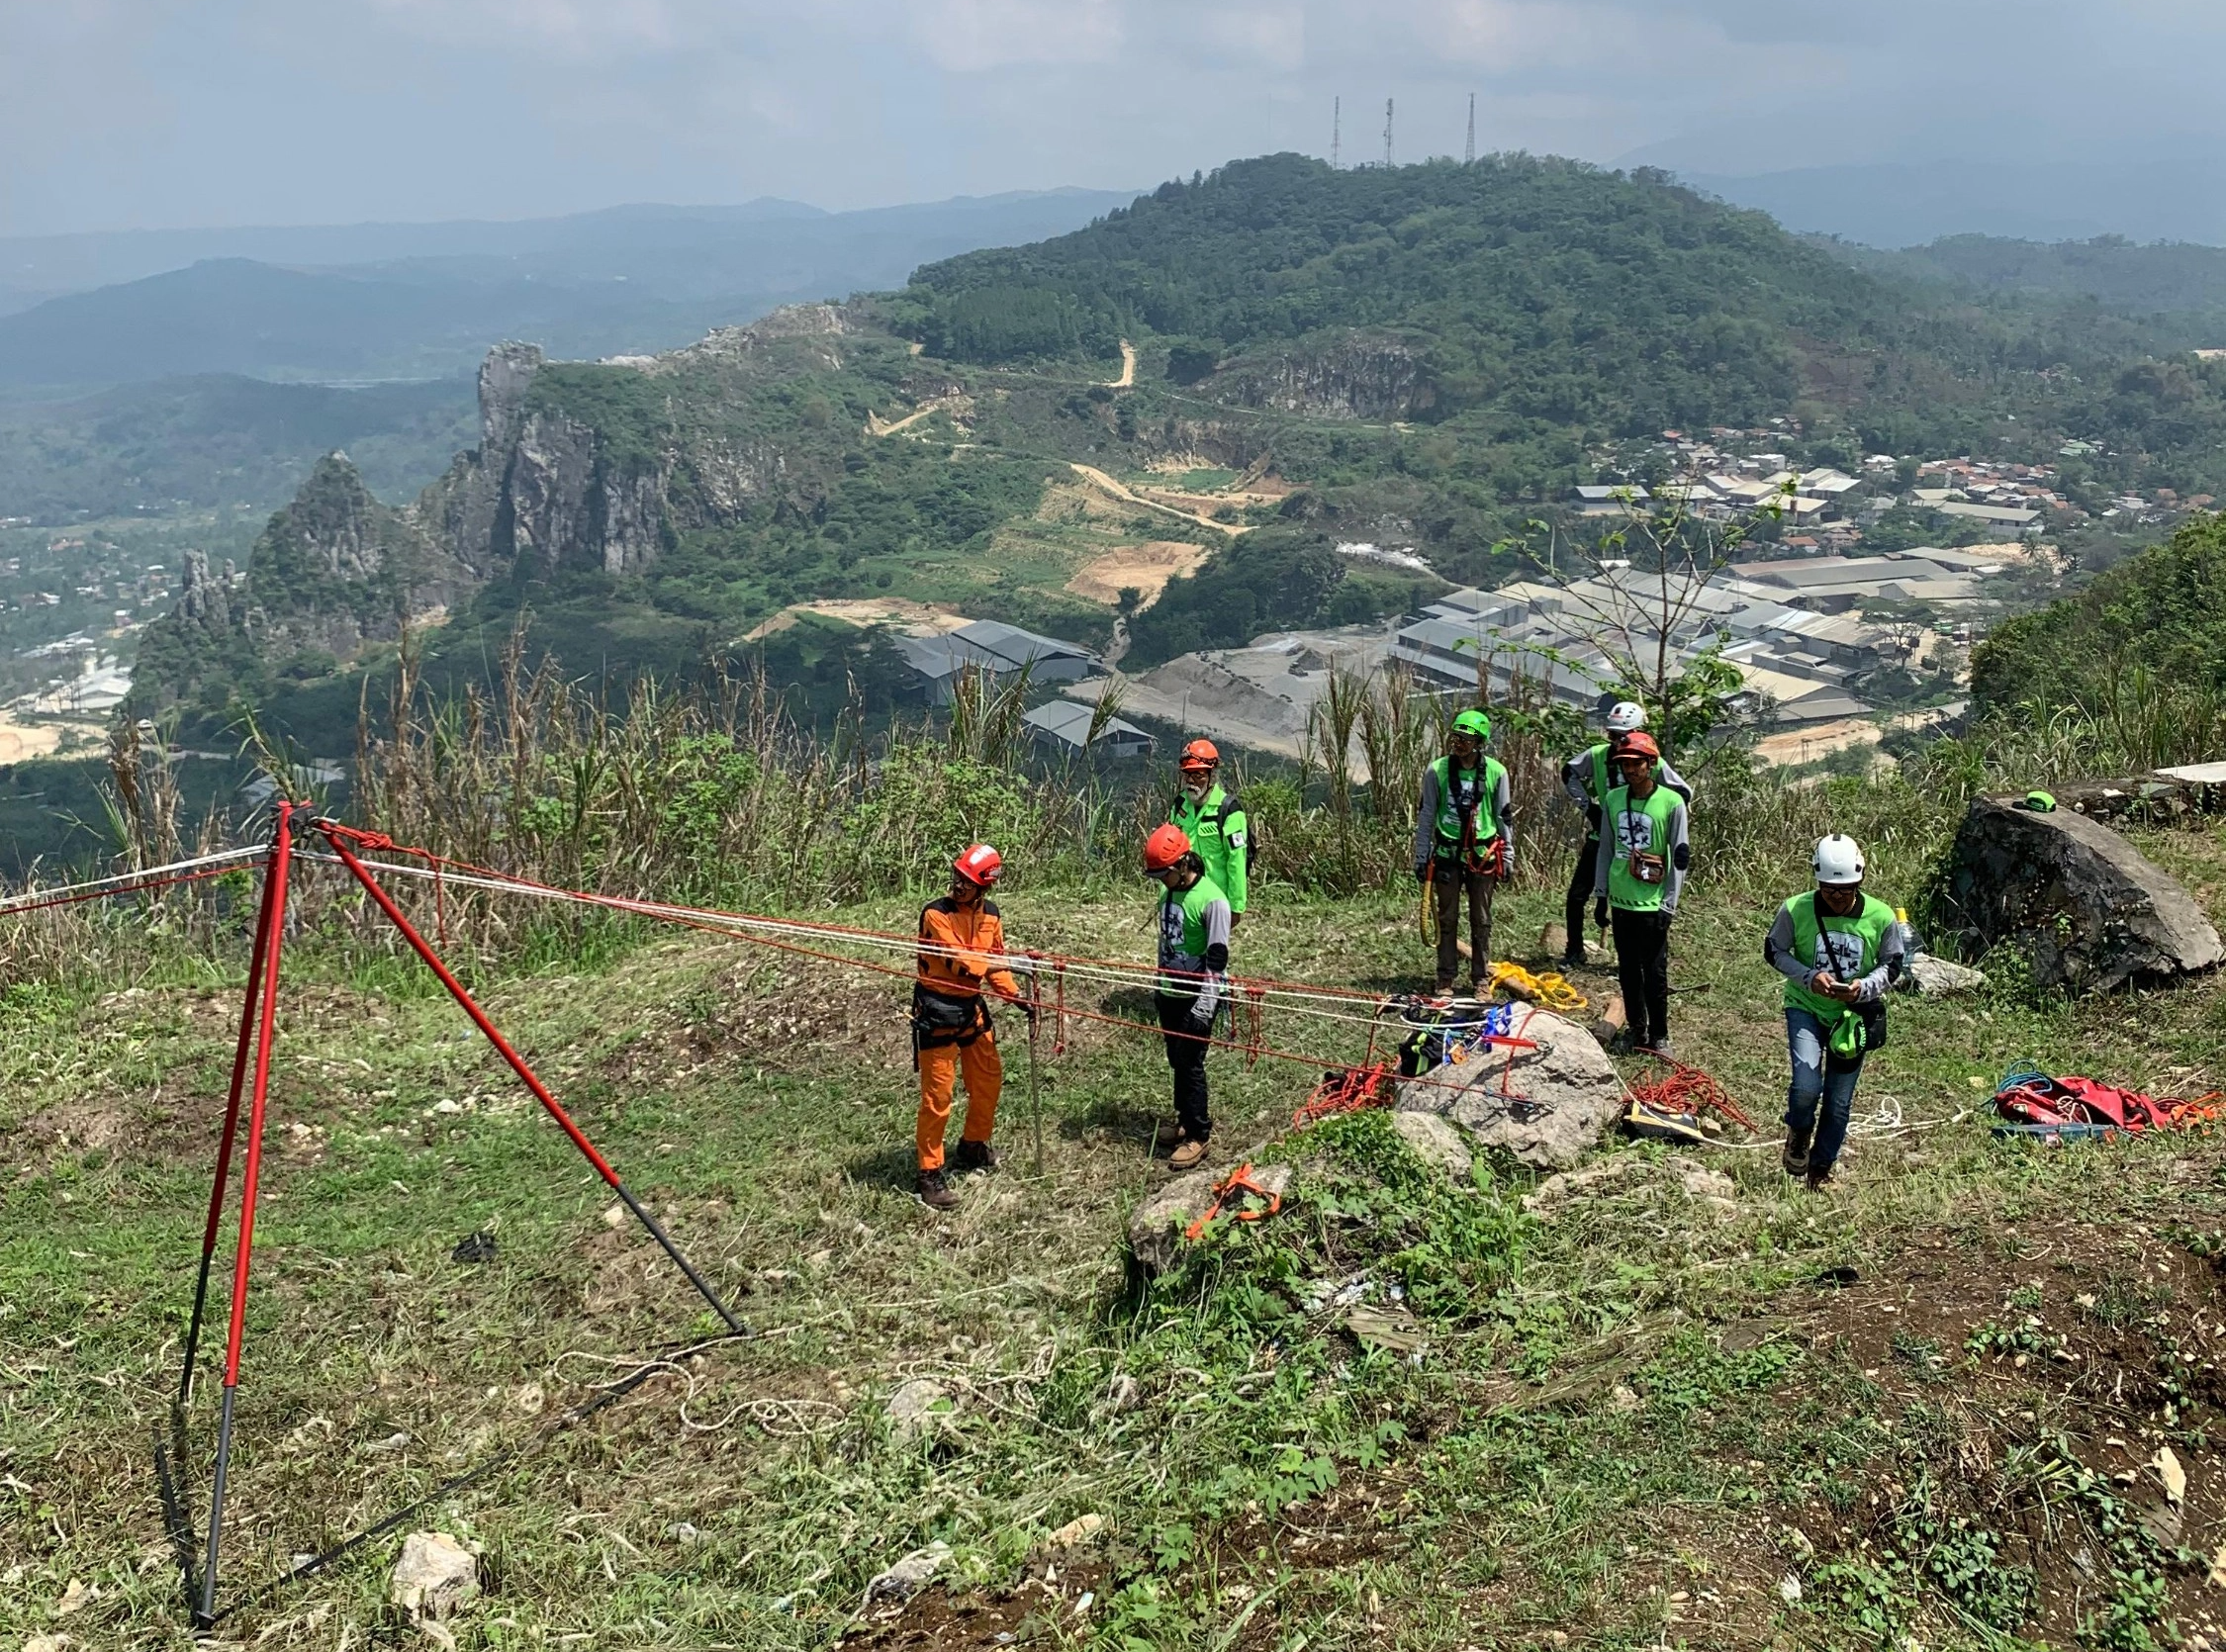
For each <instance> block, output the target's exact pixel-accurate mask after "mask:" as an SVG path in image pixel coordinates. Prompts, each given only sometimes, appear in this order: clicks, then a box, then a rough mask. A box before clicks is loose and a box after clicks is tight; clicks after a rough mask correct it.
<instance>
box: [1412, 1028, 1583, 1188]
mask: <svg viewBox="0 0 2226 1652" xmlns="http://www.w3.org/2000/svg"><path fill="white" fill-rule="evenodd" d="M1513 1036H1514V1037H1516V1038H1519V1039H1524V1040H1527V1041H1529V1043H1530V1048H1529V1049H1511V1048H1495V1049H1490V1050H1486V1051H1483V1052H1481V1053H1480V1054H1478V1055H1473V1056H1471V1057H1470V1058H1469V1059H1467V1060H1465V1061H1460V1062H1455V1063H1450V1064H1446V1065H1440V1066H1438V1067H1434V1068H1432V1069H1431V1070H1430V1071H1429V1072H1426V1073H1424V1074H1423V1075H1422V1076H1421V1077H1419V1078H1409V1079H1402V1080H1401V1081H1400V1083H1399V1094H1398V1100H1397V1102H1396V1105H1397V1107H1398V1108H1399V1110H1400V1111H1401V1112H1403V1113H1435V1114H1438V1116H1439V1117H1441V1118H1446V1119H1450V1120H1451V1121H1452V1122H1453V1123H1454V1124H1457V1125H1459V1126H1460V1127H1461V1128H1462V1129H1463V1130H1465V1131H1467V1132H1468V1134H1469V1136H1470V1137H1471V1138H1473V1139H1474V1140H1475V1142H1476V1143H1477V1144H1478V1145H1479V1146H1480V1147H1497V1148H1500V1149H1501V1150H1502V1151H1505V1152H1509V1153H1512V1154H1514V1156H1515V1157H1517V1158H1519V1159H1521V1160H1522V1161H1523V1162H1524V1163H1525V1164H1529V1165H1530V1166H1532V1167H1533V1168H1536V1169H1540V1170H1566V1169H1567V1168H1569V1166H1571V1165H1573V1164H1575V1163H1576V1162H1577V1161H1578V1160H1579V1159H1581V1158H1583V1157H1584V1155H1585V1154H1586V1153H1587V1152H1589V1151H1591V1150H1592V1149H1593V1148H1594V1147H1597V1146H1599V1144H1600V1141H1601V1139H1602V1138H1603V1137H1604V1136H1605V1135H1607V1133H1608V1131H1609V1129H1610V1127H1611V1126H1613V1125H1614V1124H1615V1122H1616V1119H1617V1117H1618V1116H1619V1115H1620V1114H1621V1113H1622V1111H1623V1079H1622V1078H1620V1077H1619V1076H1618V1075H1617V1073H1616V1068H1615V1064H1614V1063H1613V1062H1612V1061H1610V1060H1609V1059H1608V1053H1607V1052H1606V1051H1605V1050H1603V1049H1601V1048H1600V1041H1599V1040H1598V1039H1596V1038H1594V1037H1593V1036H1592V1034H1590V1033H1589V1032H1587V1031H1586V1030H1585V1029H1584V1028H1582V1027H1580V1026H1578V1025H1577V1024H1576V1023H1575V1022H1574V1021H1569V1020H1566V1019H1564V1018H1563V1017H1561V1016H1558V1015H1555V1014H1553V1013H1552V1012H1551V1011H1549V1010H1540V1009H1529V1010H1526V1011H1524V1012H1521V1013H1519V1014H1518V1015H1517V1016H1516V1018H1515V1025H1514V1033H1513Z"/></svg>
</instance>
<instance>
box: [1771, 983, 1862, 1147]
mask: <svg viewBox="0 0 2226 1652" xmlns="http://www.w3.org/2000/svg"><path fill="white" fill-rule="evenodd" d="M1830 1040H1831V1034H1830V1033H1828V1032H1827V1031H1826V1030H1825V1028H1824V1024H1823V1023H1822V1022H1821V1021H1819V1020H1817V1019H1816V1017H1815V1016H1814V1015H1812V1014H1811V1013H1810V1012H1809V1011H1808V1010H1796V1009H1789V1010H1787V1011H1786V1052H1787V1054H1788V1055H1791V1056H1792V1057H1793V1083H1792V1084H1791V1085H1789V1086H1788V1087H1787V1089H1786V1129H1787V1130H1789V1131H1791V1132H1792V1133H1793V1138H1794V1140H1795V1141H1796V1142H1808V1143H1809V1174H1810V1175H1815V1174H1816V1173H1818V1172H1819V1171H1824V1170H1829V1169H1830V1168H1831V1167H1832V1166H1833V1165H1834V1164H1836V1163H1838V1162H1839V1149H1840V1148H1841V1147H1843V1146H1844V1145H1845V1144H1846V1141H1847V1120H1848V1116H1849V1115H1850V1114H1851V1113H1852V1112H1853V1111H1854V1109H1855V1081H1856V1080H1857V1079H1858V1078H1860V1077H1862V1076H1863V1057H1862V1056H1860V1055H1858V1056H1856V1057H1855V1058H1854V1060H1852V1061H1848V1060H1844V1059H1842V1058H1840V1057H1838V1056H1831V1055H1828V1051H1829V1046H1830ZM1819 1102H1821V1103H1822V1104H1823V1108H1822V1112H1821V1114H1819V1113H1818V1110H1817V1104H1818V1103H1819ZM1811 1132H1813V1133H1814V1138H1815V1139H1814V1140H1813V1141H1810V1140H1809V1138H1810V1133H1811Z"/></svg>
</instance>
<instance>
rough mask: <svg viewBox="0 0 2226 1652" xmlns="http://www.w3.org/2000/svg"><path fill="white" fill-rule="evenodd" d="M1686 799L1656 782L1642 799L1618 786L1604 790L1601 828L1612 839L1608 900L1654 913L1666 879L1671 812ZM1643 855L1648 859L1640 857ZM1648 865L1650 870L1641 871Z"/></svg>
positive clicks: (1627, 909) (1659, 905)
mask: <svg viewBox="0 0 2226 1652" xmlns="http://www.w3.org/2000/svg"><path fill="white" fill-rule="evenodd" d="M1683 802H1684V799H1683V798H1682V797H1680V796H1678V794H1677V793H1676V792H1674V791H1672V790H1671V789H1670V788H1669V787H1668V786H1666V785H1657V786H1656V787H1655V788H1654V789H1653V790H1652V791H1651V792H1650V793H1648V795H1647V796H1646V797H1645V799H1644V800H1643V801H1641V800H1640V799H1638V798H1635V797H1633V796H1632V795H1631V794H1630V787H1629V786H1627V785H1619V786H1618V787H1616V789H1615V790H1613V791H1611V792H1610V793H1608V801H1607V803H1606V804H1605V805H1604V807H1603V809H1602V811H1601V814H1602V818H1601V826H1600V829H1601V830H1602V831H1603V832H1605V833H1608V834H1610V838H1611V841H1612V842H1613V843H1614V844H1615V850H1614V852H1613V853H1614V859H1613V860H1611V861H1610V862H1609V863H1608V899H1609V902H1610V903H1611V904H1612V905H1614V906H1616V907H1617V908H1619V909H1620V910H1622V911H1624V912H1658V911H1660V910H1661V908H1662V890H1663V888H1664V886H1665V885H1667V883H1668V882H1669V870H1670V868H1669V858H1670V816H1671V815H1673V814H1675V813H1676V812H1677V810H1678V808H1679V806H1680V805H1681V804H1682V803H1683ZM1640 856H1645V857H1648V858H1649V859H1648V860H1647V861H1644V862H1642V861H1640V860H1639V859H1638V857H1640ZM1641 866H1649V867H1650V868H1651V870H1652V872H1653V875H1652V876H1651V877H1644V876H1641V875H1640V874H1639V868H1640V867H1641Z"/></svg>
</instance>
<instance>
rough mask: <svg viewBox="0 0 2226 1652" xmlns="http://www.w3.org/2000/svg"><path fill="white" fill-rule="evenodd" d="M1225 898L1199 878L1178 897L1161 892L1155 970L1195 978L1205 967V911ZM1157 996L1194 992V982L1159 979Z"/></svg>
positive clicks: (1218, 888)
mask: <svg viewBox="0 0 2226 1652" xmlns="http://www.w3.org/2000/svg"><path fill="white" fill-rule="evenodd" d="M1228 898H1229V897H1228V896H1227V895H1225V894H1223V893H1222V891H1221V885H1220V884H1218V883H1216V882H1215V881H1214V880H1213V879H1212V878H1211V877H1201V878H1199V879H1198V881H1197V882H1195V883H1193V884H1191V885H1190V887H1189V888H1187V889H1184V890H1182V891H1180V892H1179V893H1178V892H1177V891H1175V890H1173V889H1168V890H1165V891H1164V892H1163V893H1162V894H1161V895H1160V898H1159V967H1160V968H1161V969H1173V970H1180V971H1182V973H1183V974H1186V975H1190V976H1193V977H1194V976H1196V975H1197V974H1198V973H1199V972H1200V971H1201V970H1203V969H1204V968H1205V967H1206V946H1207V941H1206V908H1207V907H1209V906H1211V905H1212V904H1213V903H1214V902H1215V901H1217V900H1219V901H1226V900H1228ZM1159 990H1160V991H1161V992H1196V991H1197V990H1198V982H1197V981H1196V980H1195V979H1190V980H1182V979H1178V978H1175V977H1172V976H1169V975H1161V976H1160V977H1159Z"/></svg>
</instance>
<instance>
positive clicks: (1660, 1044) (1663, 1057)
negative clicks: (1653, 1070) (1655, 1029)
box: [1638, 1039, 1677, 1061]
mask: <svg viewBox="0 0 2226 1652" xmlns="http://www.w3.org/2000/svg"><path fill="white" fill-rule="evenodd" d="M1638 1053H1639V1054H1640V1055H1651V1056H1653V1057H1654V1058H1655V1059H1656V1060H1658V1061H1674V1060H1676V1059H1677V1057H1676V1056H1674V1055H1671V1054H1670V1047H1669V1040H1668V1039H1656V1040H1654V1042H1653V1043H1651V1044H1642V1045H1640V1046H1639V1047H1638Z"/></svg>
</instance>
